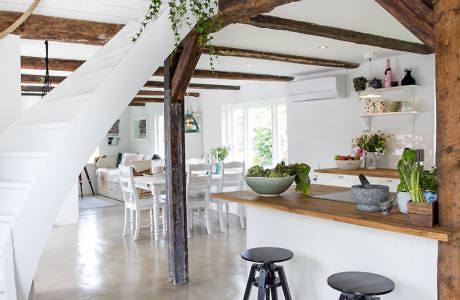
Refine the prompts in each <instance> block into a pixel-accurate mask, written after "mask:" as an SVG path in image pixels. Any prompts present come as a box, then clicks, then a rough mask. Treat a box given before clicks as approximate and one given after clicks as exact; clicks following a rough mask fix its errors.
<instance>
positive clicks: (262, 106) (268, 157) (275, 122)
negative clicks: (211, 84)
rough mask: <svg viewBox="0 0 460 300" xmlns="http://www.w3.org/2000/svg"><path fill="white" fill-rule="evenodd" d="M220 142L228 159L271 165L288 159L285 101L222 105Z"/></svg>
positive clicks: (248, 163) (249, 163)
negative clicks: (226, 150) (224, 147)
mask: <svg viewBox="0 0 460 300" xmlns="http://www.w3.org/2000/svg"><path fill="white" fill-rule="evenodd" d="M222 142H223V145H230V146H231V148H230V153H229V158H228V159H229V160H238V161H242V160H244V161H246V166H248V167H249V166H252V165H255V164H258V165H263V166H265V167H271V166H274V165H276V164H277V163H278V162H280V161H282V160H284V161H287V149H288V140H287V116H286V103H285V101H277V102H266V103H258V104H242V105H229V106H224V107H223V108H222Z"/></svg>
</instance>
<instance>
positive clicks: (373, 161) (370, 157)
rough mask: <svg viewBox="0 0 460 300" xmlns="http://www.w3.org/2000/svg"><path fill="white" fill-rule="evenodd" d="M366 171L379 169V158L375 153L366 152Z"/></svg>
mask: <svg viewBox="0 0 460 300" xmlns="http://www.w3.org/2000/svg"><path fill="white" fill-rule="evenodd" d="M365 159H366V169H369V170H375V169H377V156H376V155H375V153H374V152H366V158H365Z"/></svg>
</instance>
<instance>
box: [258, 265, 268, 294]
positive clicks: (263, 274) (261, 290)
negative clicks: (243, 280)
mask: <svg viewBox="0 0 460 300" xmlns="http://www.w3.org/2000/svg"><path fill="white" fill-rule="evenodd" d="M266 278H267V270H266V269H265V268H263V267H262V268H261V269H260V271H259V292H258V296H257V300H265V299H264V298H265V284H266V282H265V280H266Z"/></svg>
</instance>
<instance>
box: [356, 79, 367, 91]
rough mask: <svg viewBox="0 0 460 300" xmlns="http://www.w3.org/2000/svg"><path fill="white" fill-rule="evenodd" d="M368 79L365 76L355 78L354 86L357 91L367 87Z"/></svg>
mask: <svg viewBox="0 0 460 300" xmlns="http://www.w3.org/2000/svg"><path fill="white" fill-rule="evenodd" d="M366 84H367V79H366V78H364V77H363V76H360V77H355V78H353V87H354V88H355V91H356V92H360V91H364V90H365V89H366Z"/></svg>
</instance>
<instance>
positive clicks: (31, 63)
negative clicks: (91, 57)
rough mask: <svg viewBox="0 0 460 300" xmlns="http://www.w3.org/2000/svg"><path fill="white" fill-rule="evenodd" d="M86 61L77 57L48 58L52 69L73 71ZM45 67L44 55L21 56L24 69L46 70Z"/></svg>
mask: <svg viewBox="0 0 460 300" xmlns="http://www.w3.org/2000/svg"><path fill="white" fill-rule="evenodd" d="M84 62H85V61H84V60H76V59H61V58H50V59H48V66H49V69H50V70H55V71H70V72H73V71H75V70H76V69H77V68H78V67H80V66H81V65H82V64H83V63H84ZM45 67H46V65H45V58H44V57H34V56H21V68H22V69H36V70H45Z"/></svg>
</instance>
